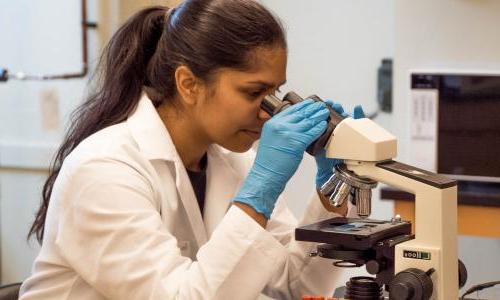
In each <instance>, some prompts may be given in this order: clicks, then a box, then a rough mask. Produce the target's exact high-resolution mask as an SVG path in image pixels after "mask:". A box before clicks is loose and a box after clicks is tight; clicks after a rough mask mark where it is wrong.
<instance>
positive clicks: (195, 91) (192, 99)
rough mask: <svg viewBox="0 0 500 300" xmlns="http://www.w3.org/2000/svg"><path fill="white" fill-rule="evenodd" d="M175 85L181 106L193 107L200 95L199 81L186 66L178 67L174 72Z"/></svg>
mask: <svg viewBox="0 0 500 300" xmlns="http://www.w3.org/2000/svg"><path fill="white" fill-rule="evenodd" d="M175 83H176V86H177V92H178V93H179V96H180V99H179V100H180V101H181V103H182V104H183V105H186V106H191V105H195V104H196V103H197V101H198V99H199V97H200V94H201V90H202V87H201V81H200V80H199V79H198V78H197V77H196V76H195V75H194V74H193V72H192V71H191V69H189V68H188V67H187V66H184V65H182V66H179V67H177V69H176V70H175Z"/></svg>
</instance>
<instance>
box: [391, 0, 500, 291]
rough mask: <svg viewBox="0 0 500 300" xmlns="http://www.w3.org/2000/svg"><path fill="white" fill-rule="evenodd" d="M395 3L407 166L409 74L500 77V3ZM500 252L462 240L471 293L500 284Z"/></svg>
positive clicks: (400, 122)
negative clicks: (432, 71)
mask: <svg viewBox="0 0 500 300" xmlns="http://www.w3.org/2000/svg"><path fill="white" fill-rule="evenodd" d="M395 3H396V6H395V7H396V8H395V16H396V21H395V38H396V40H395V41H396V43H395V82H394V95H395V98H394V99H395V102H394V115H393V118H394V120H393V124H394V125H395V126H394V127H393V129H394V133H396V135H397V136H398V138H399V146H400V148H399V149H400V152H399V153H400V159H401V160H407V159H408V157H409V153H408V149H409V148H410V147H411V144H410V141H409V128H410V124H409V123H408V120H409V106H408V103H409V97H408V95H409V92H410V90H409V87H410V85H409V76H408V74H409V73H408V72H409V70H411V69H427V68H431V69H438V68H446V69H455V70H481V69H482V70H494V71H497V72H498V71H500V34H499V28H500V1H497V0H477V1H476V0H440V1H435V0H419V1H412V0H398V1H396V2H395ZM499 105H500V104H499ZM499 120H500V118H499ZM473 156H474V153H471V157H473ZM499 249H500V240H499V239H487V238H479V237H467V236H461V237H459V257H460V258H461V259H462V260H463V261H464V263H465V264H466V266H467V269H468V272H469V280H468V282H467V285H466V288H467V287H470V286H471V285H474V284H477V283H481V282H485V281H493V280H500V261H499V260H498V259H497V255H498V253H499ZM480 296H481V298H484V299H500V289H496V290H495V291H493V290H488V291H484V292H482V293H480Z"/></svg>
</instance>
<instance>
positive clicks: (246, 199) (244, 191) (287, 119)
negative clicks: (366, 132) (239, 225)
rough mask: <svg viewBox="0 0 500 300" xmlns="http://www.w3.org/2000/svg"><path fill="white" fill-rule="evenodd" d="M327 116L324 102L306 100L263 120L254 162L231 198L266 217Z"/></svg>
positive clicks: (317, 135)
mask: <svg viewBox="0 0 500 300" xmlns="http://www.w3.org/2000/svg"><path fill="white" fill-rule="evenodd" d="M328 115H329V112H328V109H327V108H326V105H325V103H321V102H318V103H315V102H313V101H312V100H310V99H309V100H304V101H302V102H300V103H298V104H295V105H293V106H292V107H290V108H288V109H286V110H284V111H282V112H280V113H279V114H277V115H275V116H274V117H272V118H271V119H270V120H269V121H267V122H266V123H265V124H264V127H263V129H262V136H261V139H260V142H259V148H258V150H257V156H256V158H255V161H254V164H253V166H252V168H251V169H250V172H249V173H248V176H247V177H246V178H245V181H244V182H243V185H242V187H241V189H240V190H239V192H238V194H237V195H236V197H235V198H234V201H237V202H241V203H245V204H247V205H249V206H251V207H253V208H254V209H255V210H256V211H257V212H258V213H261V214H263V215H264V216H265V217H266V218H267V219H269V218H270V216H271V213H272V211H273V209H274V205H275V203H276V200H277V199H278V196H279V195H280V194H281V192H282V191H283V189H284V188H285V185H286V183H287V182H288V180H289V179H290V178H291V177H292V175H293V174H294V173H295V171H297V168H298V166H299V164H300V162H301V161H302V157H303V156H304V152H305V151H306V148H307V147H308V146H309V144H311V143H312V142H313V141H315V140H316V139H317V138H318V137H319V136H320V135H321V134H322V133H323V132H324V131H325V130H326V126H327V123H326V119H327V118H328Z"/></svg>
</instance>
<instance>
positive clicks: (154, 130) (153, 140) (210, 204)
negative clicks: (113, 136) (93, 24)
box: [127, 94, 242, 247]
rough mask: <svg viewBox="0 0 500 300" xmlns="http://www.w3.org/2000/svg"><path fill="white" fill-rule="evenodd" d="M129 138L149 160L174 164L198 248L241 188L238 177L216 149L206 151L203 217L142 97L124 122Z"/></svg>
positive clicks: (166, 138)
mask: <svg viewBox="0 0 500 300" xmlns="http://www.w3.org/2000/svg"><path fill="white" fill-rule="evenodd" d="M127 123H128V127H129V130H130V132H131V135H132V137H133V138H134V139H135V141H136V142H137V145H138V147H139V149H140V151H141V153H143V154H144V155H145V156H146V157H147V158H148V159H149V160H166V161H172V162H174V167H175V184H176V187H177V191H178V193H179V196H180V198H181V201H182V204H183V206H184V208H185V210H186V214H187V216H188V219H189V223H190V225H191V227H192V229H193V234H194V236H195V239H196V242H197V244H198V247H201V246H202V245H203V244H205V243H206V242H207V240H208V237H209V236H210V235H211V233H212V232H213V230H214V229H215V227H216V226H217V224H218V223H219V222H220V221H221V219H222V218H223V217H224V215H225V214H226V212H227V210H228V209H229V206H230V205H231V200H232V198H233V197H234V194H235V193H236V191H237V189H238V186H239V185H240V184H241V181H242V178H241V175H239V174H238V172H237V171H236V170H235V169H234V168H233V166H232V165H231V163H230V162H229V161H228V159H227V157H226V155H225V154H224V151H227V150H224V149H222V148H221V147H220V146H217V145H212V146H210V147H209V149H208V151H207V159H208V165H207V191H206V194H205V210H204V217H203V218H202V215H201V213H200V210H199V206H198V202H197V200H196V196H195V193H194V190H193V188H192V186H191V182H190V180H189V176H188V174H187V172H186V169H185V167H184V164H183V163H182V160H181V158H180V156H179V154H178V153H177V150H176V149H175V145H174V143H173V141H172V138H171V137H170V134H169V133H168V130H167V128H166V127H165V125H164V124H163V121H162V120H161V118H160V116H159V115H158V112H157V111H156V109H155V107H154V105H153V103H152V101H151V100H150V99H149V98H148V97H147V95H146V94H143V96H142V97H141V99H140V101H139V103H138V105H137V108H136V110H135V111H134V112H133V113H132V114H131V115H130V116H129V118H128V119H127Z"/></svg>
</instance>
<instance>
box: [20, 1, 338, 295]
mask: <svg viewBox="0 0 500 300" xmlns="http://www.w3.org/2000/svg"><path fill="white" fill-rule="evenodd" d="M103 57H104V67H103V76H102V86H101V87H100V89H98V91H97V92H96V93H95V94H94V95H92V96H91V97H90V98H89V99H88V100H87V101H86V102H85V103H84V104H83V105H82V106H81V107H80V108H79V110H77V112H76V114H75V115H74V116H75V119H74V121H73V124H72V127H71V128H70V130H69V132H68V134H67V136H66V138H65V140H64V142H63V144H62V146H61V148H60V149H59V152H58V154H57V157H56V160H55V163H54V166H53V170H52V172H51V174H50V177H49V178H48V180H47V182H46V184H45V186H44V190H43V204H42V206H41V208H40V210H39V212H38V214H37V217H36V220H35V223H34V224H33V226H32V228H31V231H30V234H32V235H33V234H35V235H36V236H37V238H38V240H39V241H40V242H41V243H42V248H41V251H40V254H39V256H38V257H37V259H36V261H35V263H34V266H33V274H32V276H31V277H30V278H29V279H27V280H26V281H25V282H24V284H23V286H22V289H21V299H105V298H109V299H174V298H175V299H255V298H256V297H257V296H258V295H259V294H260V293H261V292H264V293H266V294H268V295H269V296H271V297H275V298H280V299H297V298H299V297H300V295H302V294H304V293H314V294H324V295H327V294H331V293H332V291H333V289H334V287H333V286H332V285H333V283H334V282H335V276H336V274H337V273H336V271H335V270H334V269H333V267H331V264H330V263H328V262H327V263H325V262H324V261H321V260H320V259H314V260H311V259H310V258H309V256H308V253H309V252H310V251H311V250H312V249H313V246H314V245H313V244H310V243H299V242H296V241H294V239H293V229H294V228H295V227H296V226H297V225H298V224H297V222H296V221H295V219H294V217H293V216H292V214H291V213H290V211H289V210H288V209H287V208H286V205H285V203H284V202H283V201H282V200H279V201H278V197H279V194H280V193H281V192H282V191H283V189H284V187H285V185H286V183H287V181H288V180H289V179H290V177H291V176H292V175H293V173H294V172H295V171H296V169H297V167H298V165H299V163H300V161H301V159H302V157H303V153H304V151H305V149H306V147H307V146H308V145H309V144H310V143H311V142H312V141H314V140H315V139H316V138H317V137H319V135H320V134H321V133H322V132H323V131H324V129H325V128H326V122H325V120H326V118H327V115H328V110H327V109H326V105H325V104H324V103H321V104H314V103H313V102H312V101H311V100H307V101H304V102H302V103H300V104H297V105H294V106H293V107H292V108H289V109H287V110H285V111H284V112H283V113H281V114H278V115H276V116H275V117H273V118H272V119H271V120H269V115H267V114H266V113H265V112H263V111H262V110H261V109H260V103H261V101H262V99H263V97H264V96H265V95H267V94H270V93H274V92H275V91H276V90H277V89H278V88H279V86H280V85H282V84H283V83H284V82H285V80H286V75H285V73H286V58H287V56H286V41H285V35H284V33H283V30H282V28H281V26H280V24H279V22H278V21H277V20H276V19H275V18H274V17H273V16H272V15H271V14H270V13H269V12H268V11H267V10H266V9H265V8H263V7H262V6H261V5H260V4H258V3H257V2H253V1H236V0H213V1H211V0H188V1H185V2H184V3H183V4H182V5H180V6H179V7H177V8H176V9H171V10H167V9H165V8H162V7H154V8H148V9H145V10H143V11H141V12H139V13H138V14H136V15H135V16H133V17H132V18H131V19H130V20H129V21H128V22H127V23H126V24H125V25H123V26H122V27H121V28H120V29H119V30H118V32H117V33H116V34H115V35H114V37H113V38H112V40H111V42H110V43H109V45H108V47H107V49H106V54H105V56H103ZM337 109H338V110H339V112H341V111H340V108H339V107H338V106H337ZM268 120H269V121H268ZM266 121H267V122H266ZM264 123H265V124H266V125H265V126H263V125H264ZM259 138H260V143H259V148H258V151H257V154H256V157H255V161H254V157H252V154H251V153H252V152H251V151H248V150H250V149H251V146H252V144H253V143H254V142H255V141H256V140H258V139H259ZM317 162H318V176H317V184H321V183H322V182H324V180H325V179H326V178H328V176H330V175H331V170H332V166H333V163H334V162H333V161H332V160H328V159H326V158H325V157H324V155H323V156H318V157H317ZM317 198H318V196H317V195H315V196H314V197H313V198H312V199H311V201H310V204H309V206H308V209H307V211H306V213H305V216H304V218H303V220H302V223H311V222H313V221H316V220H319V219H322V218H327V217H329V216H332V214H330V213H329V212H327V211H326V210H325V209H324V208H323V207H322V206H321V202H320V201H319V200H318V199H317Z"/></svg>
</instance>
